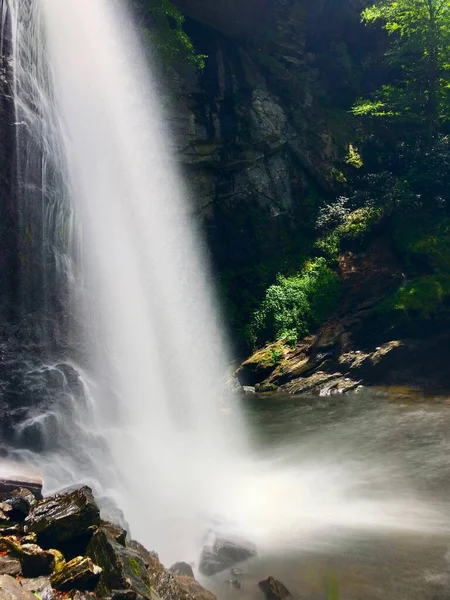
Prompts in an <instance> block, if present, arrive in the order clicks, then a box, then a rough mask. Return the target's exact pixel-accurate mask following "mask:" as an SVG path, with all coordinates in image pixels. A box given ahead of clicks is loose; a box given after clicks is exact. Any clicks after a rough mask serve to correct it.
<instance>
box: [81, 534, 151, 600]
mask: <svg viewBox="0 0 450 600" xmlns="http://www.w3.org/2000/svg"><path fill="white" fill-rule="evenodd" d="M86 553H87V555H88V556H89V557H90V558H91V559H92V560H93V561H94V562H95V564H97V565H98V566H99V567H101V569H102V573H101V575H100V579H99V582H98V585H97V587H96V588H95V591H96V593H97V594H98V595H99V596H102V597H104V596H110V595H111V594H117V593H118V592H119V591H124V590H130V591H131V592H128V593H127V594H126V596H127V597H129V596H130V593H131V595H134V594H135V597H138V598H146V599H148V600H152V598H154V594H153V592H152V589H151V587H150V580H149V575H148V572H147V568H146V564H145V562H144V560H143V559H142V558H141V557H140V556H139V554H137V553H136V552H135V551H134V550H132V549H131V548H127V547H125V546H123V545H122V544H120V543H119V542H118V541H117V540H115V539H114V537H113V536H112V534H111V533H110V532H109V531H108V530H106V529H104V528H100V529H99V530H98V531H97V532H96V533H95V535H94V536H93V538H92V539H91V541H90V542H89V546H88V548H87V552H86ZM133 593H134V594H133Z"/></svg>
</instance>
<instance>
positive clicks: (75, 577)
mask: <svg viewBox="0 0 450 600" xmlns="http://www.w3.org/2000/svg"><path fill="white" fill-rule="evenodd" d="M101 572H102V569H101V568H100V567H98V566H97V565H95V564H94V563H93V562H92V560H91V559H90V558H85V557H83V556H77V557H76V558H74V559H72V560H71V561H69V562H68V563H67V564H66V565H64V566H63V567H62V569H60V570H59V571H57V572H56V573H54V574H53V575H52V576H51V577H50V581H51V583H52V586H53V587H54V588H55V589H57V590H60V591H66V590H72V589H77V590H93V589H94V588H95V586H96V585H97V582H98V580H99V578H100V574H101Z"/></svg>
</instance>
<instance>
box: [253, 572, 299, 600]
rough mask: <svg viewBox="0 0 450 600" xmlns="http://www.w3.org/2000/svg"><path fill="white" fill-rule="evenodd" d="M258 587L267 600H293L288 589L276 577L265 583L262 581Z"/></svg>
mask: <svg viewBox="0 0 450 600" xmlns="http://www.w3.org/2000/svg"><path fill="white" fill-rule="evenodd" d="M258 585H259V588H260V590H261V591H262V592H263V594H264V596H265V597H266V600H291V599H292V598H293V596H292V594H291V592H290V591H289V590H288V589H287V587H286V586H285V585H284V584H283V583H281V581H278V579H275V578H274V577H268V578H267V579H264V581H260V582H259V584H258Z"/></svg>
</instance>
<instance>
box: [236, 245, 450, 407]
mask: <svg viewBox="0 0 450 600" xmlns="http://www.w3.org/2000/svg"><path fill="white" fill-rule="evenodd" d="M340 269H341V277H342V280H343V285H344V289H343V292H342V297H343V299H344V300H343V302H341V303H340V305H339V308H338V310H337V311H336V313H335V314H334V315H333V316H332V317H331V318H330V319H329V321H328V322H327V323H325V324H324V325H323V326H322V327H321V328H320V329H319V331H318V332H317V333H316V335H314V336H309V337H307V338H305V339H303V340H301V341H300V342H299V343H298V344H297V345H296V346H295V347H294V348H290V347H288V346H283V344H280V343H279V342H278V343H275V344H269V345H268V346H266V347H265V348H263V349H261V350H258V351H257V352H255V353H254V354H253V355H252V356H251V357H250V358H248V359H247V360H246V361H244V362H243V363H242V364H241V365H240V367H239V368H238V369H237V372H236V377H237V378H238V380H239V382H240V383H241V385H244V386H246V385H251V386H254V387H255V391H256V392H257V393H258V392H259V393H265V392H275V391H278V392H282V393H287V394H302V393H303V394H320V395H328V394H335V393H345V392H351V391H354V390H356V389H357V388H358V387H359V386H372V385H376V386H412V387H418V388H425V389H428V390H431V391H438V390H439V389H448V388H449V387H450V374H449V371H448V369H447V368H446V348H448V346H449V344H450V333H449V332H448V331H446V330H445V329H443V330H439V329H438V328H436V326H433V325H432V324H431V323H430V322H429V321H424V322H422V323H421V322H420V321H419V320H417V319H416V320H414V321H412V322H410V323H408V322H406V323H401V324H399V325H397V326H393V324H392V323H391V322H389V320H386V318H385V316H384V315H383V313H381V312H380V311H379V310H378V309H377V307H378V306H379V304H380V301H381V300H382V299H383V298H384V297H385V296H386V295H387V294H388V293H389V292H390V291H393V290H394V289H396V287H397V286H398V285H399V284H400V283H401V281H402V272H401V267H400V265H399V264H398V263H397V261H396V257H395V256H394V255H393V253H392V250H391V249H390V242H389V241H387V240H385V239H383V238H378V239H376V240H374V242H373V244H372V246H371V248H369V250H368V251H367V252H366V253H364V254H359V255H351V254H350V253H347V255H345V256H344V255H343V256H341V265H340ZM273 356H276V357H277V358H276V360H274V359H273Z"/></svg>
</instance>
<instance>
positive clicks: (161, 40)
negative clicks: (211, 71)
mask: <svg viewBox="0 0 450 600" xmlns="http://www.w3.org/2000/svg"><path fill="white" fill-rule="evenodd" d="M135 3H136V6H137V10H138V12H139V14H140V16H141V25H142V29H143V34H144V37H145V38H148V40H149V42H150V43H151V44H152V46H153V47H154V48H155V49H156V51H157V53H158V54H159V55H160V56H161V57H162V58H163V60H164V63H165V65H166V67H167V66H171V65H174V64H175V63H176V62H177V61H178V60H187V61H188V62H189V63H190V64H191V65H193V66H194V67H195V68H196V69H199V70H201V69H203V68H204V66H205V58H206V56H205V55H204V54H197V52H196V50H195V48H194V45H193V43H192V41H191V39H190V38H189V36H188V35H187V34H186V32H185V31H184V28H183V24H184V21H185V17H184V15H183V13H181V12H180V11H179V10H178V8H176V6H174V5H173V4H172V2H170V0H135Z"/></svg>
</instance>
